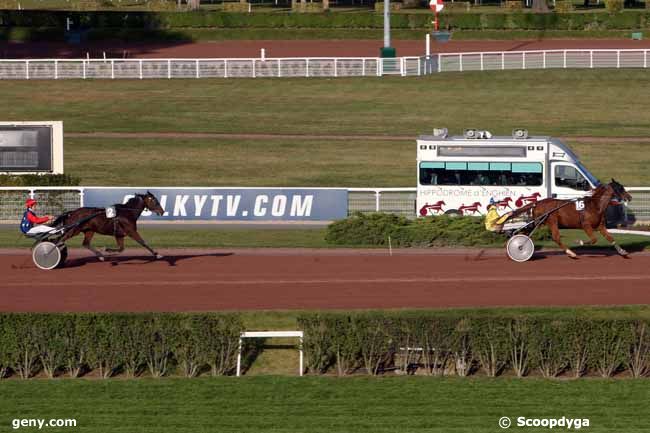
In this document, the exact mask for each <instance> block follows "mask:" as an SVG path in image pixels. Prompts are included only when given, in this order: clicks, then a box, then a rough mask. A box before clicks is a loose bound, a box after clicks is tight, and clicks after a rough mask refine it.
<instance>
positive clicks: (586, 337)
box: [298, 312, 650, 378]
mask: <svg viewBox="0 0 650 433" xmlns="http://www.w3.org/2000/svg"><path fill="white" fill-rule="evenodd" d="M298 320H299V323H300V326H301V328H302V329H304V331H305V339H304V350H305V353H306V360H307V363H306V365H307V367H308V368H309V371H310V372H311V373H313V374H324V373H327V372H330V371H334V372H336V373H337V374H338V375H341V376H343V375H347V374H351V373H355V372H364V373H367V374H369V375H377V374H381V373H384V372H388V371H397V372H401V373H405V374H414V373H416V372H417V373H418V374H425V375H457V376H468V375H472V374H474V373H476V372H479V371H480V372H482V373H483V374H485V375H487V376H491V377H494V376H499V375H502V374H504V373H512V374H514V375H516V376H517V377H523V376H527V375H529V374H532V373H538V374H540V375H542V376H544V377H557V376H560V375H568V376H573V377H582V376H584V375H586V374H595V375H599V376H602V377H612V376H614V375H616V374H619V373H621V372H623V371H627V372H629V374H630V375H631V376H632V377H637V378H638V377H643V376H647V375H648V374H649V373H650V320H632V319H620V320H619V319H602V320H601V319H592V318H587V317H581V316H579V315H573V316H566V317H558V316H557V315H555V316H544V315H540V316H534V315H528V316H524V315H514V314H513V315H507V314H490V313H483V314H481V313H478V314H477V313H473V314H471V315H468V314H462V313H455V312H437V313H431V312H395V313H381V314H380V313H354V314H347V313H328V314H303V315H301V316H300V317H299V319H298Z"/></svg>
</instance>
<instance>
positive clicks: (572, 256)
mask: <svg viewBox="0 0 650 433" xmlns="http://www.w3.org/2000/svg"><path fill="white" fill-rule="evenodd" d="M565 253H566V255H567V256H569V257H571V258H572V259H577V258H578V255H577V254H576V253H574V252H573V251H571V250H566V251H565Z"/></svg>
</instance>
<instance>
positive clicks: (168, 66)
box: [167, 59, 172, 80]
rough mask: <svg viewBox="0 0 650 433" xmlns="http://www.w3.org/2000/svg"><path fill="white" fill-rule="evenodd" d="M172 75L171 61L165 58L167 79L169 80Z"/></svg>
mask: <svg viewBox="0 0 650 433" xmlns="http://www.w3.org/2000/svg"><path fill="white" fill-rule="evenodd" d="M171 77H172V61H171V59H167V79H168V80H169V79H170V78H171Z"/></svg>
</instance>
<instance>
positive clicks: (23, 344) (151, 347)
mask: <svg viewBox="0 0 650 433" xmlns="http://www.w3.org/2000/svg"><path fill="white" fill-rule="evenodd" d="M242 329H243V325H242V321H241V319H240V317H239V316H238V315H236V314H212V313H209V314H208V313H206V314H0V379H1V378H4V377H8V376H10V375H17V376H19V377H21V378H23V379H27V378H29V377H33V376H34V375H36V374H39V373H40V372H42V373H43V374H45V375H46V376H47V377H50V378H51V377H55V376H57V375H60V374H65V375H68V376H70V377H78V376H81V375H83V374H86V373H88V372H89V371H93V370H94V371H95V372H96V373H97V375H98V376H99V377H101V378H109V377H112V376H114V375H116V374H120V373H124V374H125V375H126V376H127V377H135V376H138V375H140V374H142V373H143V372H145V371H147V370H148V372H149V374H150V375H151V376H153V377H161V376H165V375H167V374H169V373H170V372H171V371H172V370H174V369H176V370H178V371H179V372H180V373H181V374H182V375H184V376H186V377H193V376H197V375H199V374H201V373H203V372H205V371H209V372H210V373H211V374H212V375H214V376H216V375H224V374H230V373H232V371H233V369H234V368H235V361H236V355H237V348H238V343H239V334H240V332H241V331H242Z"/></svg>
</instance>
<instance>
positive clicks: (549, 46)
mask: <svg viewBox="0 0 650 433" xmlns="http://www.w3.org/2000/svg"><path fill="white" fill-rule="evenodd" d="M392 45H393V46H394V47H395V48H396V49H397V54H398V55H399V56H422V55H424V52H425V42H424V33H423V34H422V39H421V40H411V41H405V40H395V41H393V44H392ZM381 46H382V41H381V40H379V39H377V40H289V41H278V40H258V41H257V40H256V41H244V40H243V41H239V40H233V41H215V42H193V43H185V42H170V43H149V44H145V43H127V42H120V41H104V42H97V43H88V44H84V45H70V44H66V43H63V42H21V43H17V42H0V56H1V57H2V58H8V59H11V58H18V59H20V58H32V59H34V58H82V57H86V55H89V56H90V57H91V58H99V57H102V56H103V54H104V53H106V56H107V57H113V58H123V57H127V58H223V57H226V58H250V57H255V58H257V57H259V56H260V50H261V49H262V48H264V49H265V50H266V57H327V56H331V57H348V56H349V57H359V56H368V57H376V56H378V55H379V48H380V47H381ZM612 48H615V49H625V48H627V49H648V48H650V40H642V41H633V40H629V39H614V40H608V39H573V40H572V39H557V40H553V39H544V40H523V41H522V40H520V41H450V42H448V43H436V42H435V41H432V43H431V51H432V52H433V53H442V52H447V53H449V52H471V51H529V50H558V49H612Z"/></svg>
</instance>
